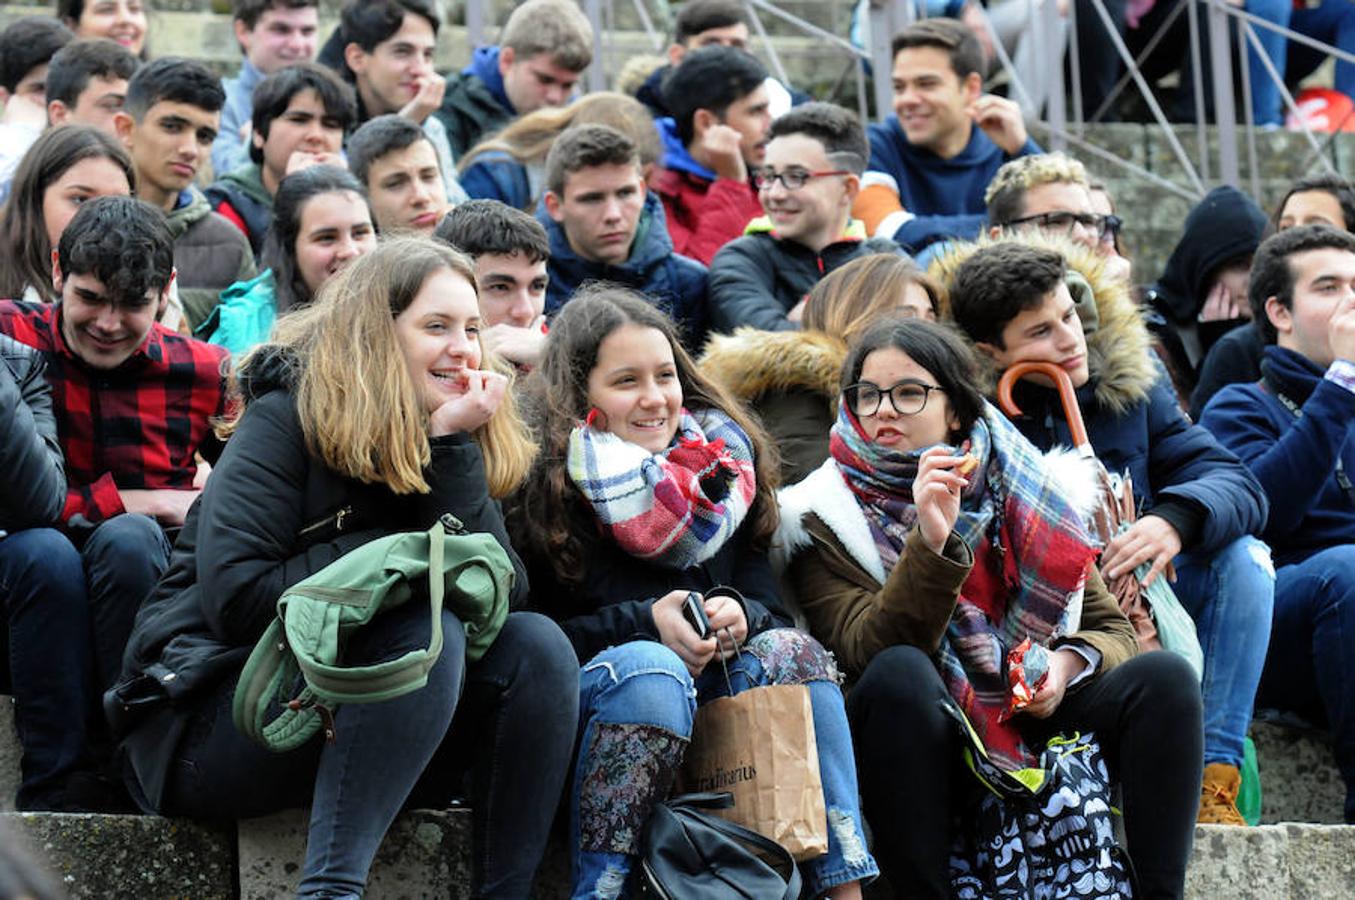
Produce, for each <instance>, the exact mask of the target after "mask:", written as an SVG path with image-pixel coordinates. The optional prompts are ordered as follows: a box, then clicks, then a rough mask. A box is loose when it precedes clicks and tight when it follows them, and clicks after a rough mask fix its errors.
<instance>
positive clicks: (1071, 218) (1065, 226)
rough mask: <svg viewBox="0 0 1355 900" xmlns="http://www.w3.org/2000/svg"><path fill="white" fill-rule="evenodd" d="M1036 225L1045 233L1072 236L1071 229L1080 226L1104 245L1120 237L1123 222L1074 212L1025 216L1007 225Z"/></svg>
mask: <svg viewBox="0 0 1355 900" xmlns="http://www.w3.org/2000/svg"><path fill="white" fill-rule="evenodd" d="M1032 223H1033V224H1036V225H1039V226H1040V227H1041V228H1043V229H1045V230H1046V231H1053V232H1056V233H1057V232H1063V233H1064V234H1072V233H1073V227H1074V226H1076V225H1081V226H1082V227H1083V228H1085V229H1087V230H1088V231H1090V232H1093V233H1094V234H1095V235H1096V239H1097V240H1098V241H1101V242H1102V243H1105V244H1113V243H1115V239H1116V238H1117V237H1119V236H1120V226H1122V225H1124V220H1123V219H1121V218H1120V217H1119V216H1103V215H1099V214H1098V213H1074V212H1062V211H1060V212H1047V213H1040V214H1039V215H1037V216H1025V217H1024V218H1020V219H1012V220H1011V221H1010V222H1008V223H1007V224H1008V225H1028V224H1032Z"/></svg>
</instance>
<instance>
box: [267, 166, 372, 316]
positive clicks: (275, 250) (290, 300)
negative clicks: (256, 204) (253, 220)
mask: <svg viewBox="0 0 1355 900" xmlns="http://www.w3.org/2000/svg"><path fill="white" fill-rule="evenodd" d="M339 193H348V194H357V195H358V196H359V197H361V198H362V200H363V202H364V203H366V204H367V215H368V216H370V217H371V220H372V229H373V230H375V229H376V216H375V215H373V214H372V205H371V201H370V200H368V198H367V189H366V188H365V187H363V186H362V183H361V182H359V181H358V180H357V178H355V177H354V176H353V173H351V172H348V171H346V170H344V169H341V168H339V167H338V166H328V165H325V166H307V167H306V168H304V169H301V170H299V171H296V172H293V173H292V174H290V175H288V176H286V177H285V178H283V179H282V181H280V182H278V192H277V194H276V195H274V197H273V221H272V222H271V223H270V224H269V226H268V233H267V234H266V235H264V239H263V251H262V252H261V253H260V254H259V265H260V268H264V269H272V270H273V283H274V285H275V287H274V291H275V297H274V299H275V300H276V301H277V303H276V305H277V308H278V311H279V312H281V311H283V310H288V309H291V308H292V307H294V306H298V305H300V304H302V303H309V302H310V301H311V294H310V289H309V288H308V287H306V282H305V280H304V279H303V278H302V277H301V273H300V271H298V270H297V267H296V239H297V236H298V235H299V234H300V233H301V216H302V214H303V213H304V212H305V211H306V204H307V203H309V202H310V201H311V199H312V198H314V197H318V196H319V195H321V194H339Z"/></svg>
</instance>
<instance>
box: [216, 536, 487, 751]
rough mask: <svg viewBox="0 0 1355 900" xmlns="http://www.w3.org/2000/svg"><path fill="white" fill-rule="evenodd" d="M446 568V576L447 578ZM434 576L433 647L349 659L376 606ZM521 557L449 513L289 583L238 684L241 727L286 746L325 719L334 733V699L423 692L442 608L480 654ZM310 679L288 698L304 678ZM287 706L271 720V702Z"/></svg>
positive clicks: (438, 640) (400, 598)
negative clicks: (366, 660) (357, 661)
mask: <svg viewBox="0 0 1355 900" xmlns="http://www.w3.org/2000/svg"><path fill="white" fill-rule="evenodd" d="M439 576H441V577H439ZM424 578H426V579H427V580H428V601H429V610H430V613H431V615H432V622H433V629H432V639H431V640H430V641H429V644H428V647H427V649H423V650H411V651H409V652H408V653H406V654H404V655H403V656H401V657H399V658H398V659H391V660H386V661H384V662H380V663H376V664H375V665H370V666H354V667H347V666H344V665H342V663H341V658H342V656H343V648H344V646H345V644H346V642H347V640H348V638H349V636H350V635H351V634H352V633H353V632H354V631H356V630H357V629H358V628H361V627H362V626H363V625H366V624H367V623H368V622H370V621H371V620H372V619H373V617H375V616H376V614H377V613H379V612H381V611H382V610H385V609H391V608H393V607H396V606H399V605H401V604H403V603H405V602H406V601H407V600H409V599H410V597H411V596H412V595H413V593H414V586H415V585H416V584H418V583H419V581H420V580H422V579H424ZM513 580H514V571H513V564H512V562H511V561H510V560H509V558H508V554H507V553H505V552H504V549H503V547H502V546H500V544H499V542H498V540H496V539H495V537H494V536H493V535H491V534H483V533H477V534H467V533H466V530H465V528H464V527H463V526H462V524H461V522H460V521H459V520H457V518H456V517H455V516H452V515H450V514H448V515H444V516H443V517H442V518H441V519H439V520H438V521H437V522H436V523H435V524H434V525H433V527H432V528H430V529H429V530H428V531H415V532H403V533H399V534H391V535H387V536H386V537H383V538H377V539H376V540H374V541H370V542H368V543H366V544H363V545H362V546H361V547H358V548H357V549H355V550H351V551H349V552H348V553H345V554H344V555H343V556H341V557H339V558H338V559H336V560H334V562H332V563H330V564H329V565H327V566H325V567H324V568H323V569H321V570H320V571H318V572H316V573H315V574H313V575H311V576H310V577H308V578H306V579H304V580H303V581H300V582H298V583H297V584H294V585H292V586H291V587H290V588H288V589H287V590H285V591H283V594H282V596H281V597H280V598H279V599H278V616H277V618H276V619H274V620H273V623H272V624H271V625H269V626H268V630H267V631H265V632H264V634H263V637H261V638H259V642H258V643H257V644H256V645H255V646H254V651H253V652H252V653H250V655H249V659H248V660H247V661H246V662H245V668H244V671H243V672H241V674H240V682H239V684H238V685H237V686H236V688H235V701H234V704H233V707H232V714H233V716H234V719H235V727H236V728H238V729H239V730H240V731H241V732H242V733H243V734H245V735H247V736H249V737H251V738H253V739H254V740H256V741H258V742H259V743H261V744H263V745H264V746H265V747H267V748H268V749H270V750H274V751H277V752H279V753H282V752H285V751H288V750H293V749H295V748H297V747H299V746H301V745H302V744H304V743H305V742H306V741H307V740H309V739H310V737H311V736H312V735H313V734H315V732H316V731H317V730H319V728H320V727H321V725H322V724H323V725H324V727H325V737H326V738H327V739H328V740H333V739H334V722H333V707H334V706H335V705H336V704H339V703H375V702H378V701H381V700H390V699H392V698H395V697H399V696H401V695H403V694H407V693H409V692H410V691H416V690H418V689H419V688H421V687H423V686H424V685H425V684H427V683H428V672H429V670H430V669H432V668H433V665H434V664H435V663H436V662H437V661H438V655H439V654H440V653H441V652H442V606H443V601H444V596H445V599H446V603H447V605H448V608H449V609H451V610H452V611H453V612H455V613H456V614H457V616H458V617H459V618H460V619H461V621H462V622H463V623H464V625H465V628H466V658H467V659H468V660H470V661H475V660H478V659H479V658H480V657H481V656H483V655H484V653H485V651H486V650H488V649H489V647H490V645H491V644H492V643H494V639H495V638H496V637H498V634H499V629H501V628H502V627H503V622H504V619H505V618H507V616H508V596H509V594H510V592H511V591H512V588H513ZM298 674H300V675H301V676H304V678H305V687H304V688H302V690H301V692H300V694H298V695H297V696H295V697H292V696H290V695H291V693H292V691H293V690H294V688H295V686H296V684H297V676H298ZM275 703H277V704H281V706H282V707H283V708H282V711H281V713H280V714H279V715H277V716H276V717H274V718H272V720H271V721H270V719H269V716H270V711H271V710H270V707H272V706H273V705H274V704H275Z"/></svg>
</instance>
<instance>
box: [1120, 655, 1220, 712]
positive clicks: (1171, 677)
mask: <svg viewBox="0 0 1355 900" xmlns="http://www.w3.org/2000/svg"><path fill="white" fill-rule="evenodd" d="M1131 662H1132V663H1133V664H1135V665H1136V666H1137V669H1138V675H1139V683H1140V685H1141V687H1142V689H1143V691H1144V692H1145V694H1146V696H1147V700H1148V708H1149V709H1152V710H1153V711H1154V713H1155V714H1158V713H1160V714H1161V715H1162V716H1163V718H1164V721H1173V720H1174V719H1175V716H1178V715H1179V716H1185V717H1186V718H1190V719H1192V720H1193V721H1195V722H1196V723H1197V724H1198V723H1199V722H1200V720H1201V716H1202V715H1203V712H1202V709H1203V702H1202V700H1201V695H1200V683H1199V680H1198V679H1197V678H1196V675H1195V669H1194V668H1192V667H1191V665H1190V663H1189V662H1187V661H1186V658H1185V657H1184V656H1182V655H1180V654H1179V653H1172V652H1171V651H1169V650H1154V651H1153V652H1151V653H1145V654H1143V655H1142V656H1138V657H1135V658H1134V659H1133V660H1131ZM1126 665H1128V663H1127V664H1126ZM1177 721H1179V720H1177Z"/></svg>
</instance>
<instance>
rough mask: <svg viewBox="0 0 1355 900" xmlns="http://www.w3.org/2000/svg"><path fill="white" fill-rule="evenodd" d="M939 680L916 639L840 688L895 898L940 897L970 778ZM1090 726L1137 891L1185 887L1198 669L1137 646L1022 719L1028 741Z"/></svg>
mask: <svg viewBox="0 0 1355 900" xmlns="http://www.w3.org/2000/svg"><path fill="white" fill-rule="evenodd" d="M945 697H946V688H945V685H944V684H943V683H942V681H941V676H940V674H939V673H938V672H937V670H936V666H935V665H934V664H933V663H932V661H931V659H930V658H929V657H928V656H927V655H926V654H925V653H923V652H922V651H921V650H919V649H917V648H916V647H911V646H896V647H891V648H889V649H888V650H885V651H884V652H882V653H880V654H879V655H877V656H876V657H875V658H874V659H873V660H871V662H870V665H869V666H867V667H866V671H865V673H864V674H863V675H862V677H861V680H860V681H858V682H857V684H856V686H855V687H853V688H852V689H851V693H850V694H849V695H848V697H847V715H848V718H849V719H850V721H851V727H852V739H853V741H854V742H855V745H856V757H857V769H858V775H859V778H860V781H861V793H862V796H863V797H864V800H865V813H866V819H867V820H868V821H869V822H870V827H871V829H872V831H873V832H874V835H875V847H874V850H875V857H876V859H878V860H879V863H880V868H881V870H882V871H883V872H884V874H885V876H886V877H887V878H888V879H889V883H890V885H891V886H892V887H893V889H894V891H895V894H896V895H897V896H899V897H909V898H914V897H948V896H950V879H949V875H948V867H947V861H948V859H949V852H950V844H951V834H950V821H951V817H952V814H953V812H954V811H955V810H956V809H959V808H961V806H960V804H962V803H963V802H965V800H966V799H968V798H969V797H970V795H971V792H972V791H973V788H974V786H975V784H976V782H975V779H974V776H973V774H972V773H969V772H968V771H967V770H966V769H965V768H964V765H963V763H962V761H961V756H960V740H959V736H958V735H957V733H956V730H955V725H954V723H953V722H952V721H951V720H950V719H949V718H948V717H947V716H946V714H945V713H944V712H943V711H942V710H941V708H940V705H939V701H941V700H943V699H944V698H945ZM1074 730H1076V731H1082V732H1087V731H1091V732H1095V733H1096V736H1097V739H1098V741H1099V742H1100V744H1101V750H1102V752H1103V753H1104V754H1105V758H1106V763H1107V765H1108V766H1109V767H1110V770H1111V772H1112V774H1113V775H1114V777H1115V778H1116V780H1117V781H1118V782H1119V784H1120V785H1121V788H1122V790H1123V806H1124V821H1125V831H1126V835H1127V839H1128V843H1129V847H1128V849H1129V852H1130V855H1131V857H1132V858H1133V860H1134V868H1135V871H1136V872H1137V873H1138V878H1139V888H1140V896H1142V897H1151V898H1157V897H1181V896H1182V894H1183V893H1184V891H1185V879H1186V863H1187V861H1188V859H1189V857H1190V846H1191V839H1192V837H1193V835H1194V828H1195V816H1196V813H1197V809H1198V804H1199V797H1200V777H1201V766H1202V764H1203V763H1202V759H1203V753H1204V748H1203V744H1204V736H1203V729H1202V725H1201V707H1200V690H1199V685H1198V682H1197V681H1196V678H1195V673H1194V671H1193V670H1192V669H1191V668H1190V666H1189V665H1188V664H1187V663H1186V662H1185V660H1183V659H1182V658H1181V657H1179V656H1177V655H1175V654H1172V653H1166V652H1156V653H1147V654H1144V655H1142V656H1136V657H1134V658H1133V659H1131V660H1129V661H1128V662H1126V663H1124V664H1122V665H1120V666H1117V667H1116V668H1114V669H1112V670H1110V671H1109V672H1107V673H1105V674H1103V675H1098V676H1096V677H1095V678H1093V679H1092V680H1091V681H1090V682H1088V683H1087V684H1085V685H1082V686H1079V687H1078V688H1077V689H1075V690H1073V691H1071V692H1069V693H1068V694H1067V695H1066V696H1065V697H1064V699H1063V703H1062V704H1061V705H1060V706H1059V708H1058V710H1057V711H1056V712H1055V713H1054V715H1053V716H1051V717H1050V718H1048V719H1046V720H1043V721H1041V720H1038V719H1029V720H1028V722H1027V724H1026V726H1025V727H1024V728H1023V733H1024V735H1025V737H1026V739H1027V741H1028V742H1029V743H1030V745H1031V746H1039V745H1042V744H1043V742H1044V741H1045V740H1047V739H1048V738H1049V737H1050V736H1051V735H1053V734H1056V733H1058V732H1059V731H1068V732H1071V731H1074Z"/></svg>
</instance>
